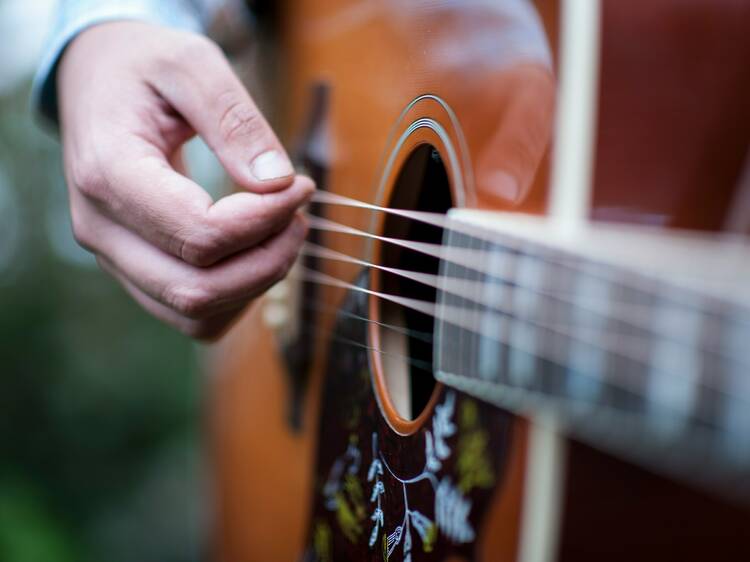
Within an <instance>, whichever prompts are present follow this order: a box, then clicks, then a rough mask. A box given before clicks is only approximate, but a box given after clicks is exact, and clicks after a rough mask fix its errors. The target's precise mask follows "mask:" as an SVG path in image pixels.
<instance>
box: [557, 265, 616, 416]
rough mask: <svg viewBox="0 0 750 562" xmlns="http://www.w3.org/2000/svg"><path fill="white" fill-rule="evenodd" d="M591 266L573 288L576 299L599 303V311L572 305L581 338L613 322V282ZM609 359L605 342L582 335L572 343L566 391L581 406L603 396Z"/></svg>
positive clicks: (573, 321) (574, 324)
mask: <svg viewBox="0 0 750 562" xmlns="http://www.w3.org/2000/svg"><path fill="white" fill-rule="evenodd" d="M590 269H591V268H590V267H586V266H584V268H583V269H582V271H581V275H579V276H578V278H577V279H576V282H575V287H574V290H573V298H574V299H575V300H574V302H590V301H592V300H593V301H595V302H597V303H599V307H598V309H597V311H596V312H594V311H592V310H591V308H590V307H585V306H580V305H579V306H574V307H573V308H572V310H571V318H570V319H571V327H572V328H573V331H574V334H576V335H578V336H580V338H581V339H583V338H584V337H585V334H587V333H589V332H593V333H597V332H598V333H601V334H604V333H606V332H607V328H608V323H609V319H608V317H607V312H608V310H609V301H610V299H611V286H610V283H609V282H607V281H606V280H603V279H601V278H597V277H595V276H593V275H590V274H587V273H588V272H589V271H590ZM608 360H609V355H608V353H607V352H606V350H605V349H604V348H603V347H602V346H596V345H590V344H586V343H583V342H582V341H580V339H579V340H574V341H573V342H572V343H571V349H570V353H569V361H570V368H571V371H572V373H571V376H570V377H569V378H568V380H567V381H566V395H567V396H569V397H570V398H571V399H572V400H573V401H574V403H575V404H576V407H577V408H579V409H582V410H584V411H586V410H589V409H590V408H591V406H592V404H594V403H596V402H597V401H598V400H599V399H600V397H601V395H602V392H603V386H604V384H605V382H606V381H605V376H606V371H607V368H608Z"/></svg>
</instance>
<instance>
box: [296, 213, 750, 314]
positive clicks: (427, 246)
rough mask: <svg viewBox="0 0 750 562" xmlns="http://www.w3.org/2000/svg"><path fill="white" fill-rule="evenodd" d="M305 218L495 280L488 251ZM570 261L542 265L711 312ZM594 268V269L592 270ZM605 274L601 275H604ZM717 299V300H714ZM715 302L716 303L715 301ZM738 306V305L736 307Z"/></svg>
mask: <svg viewBox="0 0 750 562" xmlns="http://www.w3.org/2000/svg"><path fill="white" fill-rule="evenodd" d="M307 217H308V223H309V226H310V228H312V229H315V230H321V231H326V232H332V233H338V234H348V235H352V236H357V237H361V238H367V239H370V240H378V241H380V242H384V243H387V244H393V245H396V246H400V247H402V248H405V249H407V250H411V251H414V252H418V253H421V254H424V255H427V256H430V257H433V258H436V259H439V260H441V261H442V262H447V263H452V264H454V265H458V266H460V267H463V268H465V269H467V270H472V271H475V272H478V273H480V274H483V275H487V276H489V277H494V278H498V273H497V271H496V270H494V269H491V268H486V267H485V266H484V265H483V264H487V263H492V261H491V260H492V258H493V257H496V256H497V252H493V251H491V250H479V249H474V248H455V247H448V246H444V245H442V244H435V243H429V242H417V241H412V240H406V239H402V238H391V237H387V236H380V235H378V234H372V233H370V232H366V231H364V230H360V229H357V228H353V227H350V226H348V225H344V224H341V223H338V222H335V221H332V220H329V219H326V218H322V217H319V216H315V215H307ZM501 245H502V246H506V247H510V246H509V245H508V244H505V243H503V244H501ZM525 257H529V258H536V259H541V257H540V256H539V255H535V254H526V255H525ZM568 260H569V261H564V260H563V259H562V258H561V257H560V256H557V257H550V256H544V261H545V263H546V265H548V266H549V265H554V266H558V267H564V268H567V269H572V270H574V271H577V272H582V273H584V274H585V275H587V276H589V277H591V278H594V279H597V280H600V281H604V282H606V283H610V284H612V285H614V286H619V287H622V288H624V289H632V290H637V291H641V292H644V293H646V294H652V295H655V294H658V295H659V297H660V298H662V299H663V300H664V301H665V302H671V303H676V304H680V305H687V306H689V307H690V308H698V309H699V310H700V311H701V312H702V313H708V314H712V313H713V311H711V310H710V309H708V310H705V309H701V308H700V306H698V305H696V301H697V300H699V298H697V297H696V290H695V289H694V288H689V287H688V288H685V287H681V288H679V289H678V290H670V291H669V292H665V291H664V290H660V289H659V288H658V285H659V284H660V283H663V280H661V279H659V278H655V279H654V278H649V277H648V276H647V275H645V273H644V272H642V271H641V272H638V274H637V275H634V274H633V273H632V272H628V274H629V277H631V279H630V280H629V281H628V282H627V283H626V282H625V281H624V280H623V279H618V278H617V277H613V276H612V274H611V273H610V274H606V273H604V272H603V271H602V268H601V267H600V266H598V264H597V266H593V264H591V265H586V264H583V263H581V262H580V260H576V259H575V258H568ZM595 267H596V268H595ZM610 269H611V270H614V269H615V268H614V267H613V268H610ZM603 273H604V274H603ZM699 283H701V284H702V285H703V289H711V288H712V287H711V285H710V283H705V282H704V281H701V280H699ZM670 289H676V288H675V287H670ZM698 296H699V297H702V296H705V295H701V294H700V290H699V291H698ZM714 298H715V299H716V297H714ZM739 298H742V299H745V297H744V296H741V295H737V294H736V295H734V296H733V299H734V300H738V299H739ZM716 300H718V299H716ZM735 304H737V303H735ZM742 304H743V305H745V306H747V305H748V304H750V302H747V303H746V302H744V301H743V303H742Z"/></svg>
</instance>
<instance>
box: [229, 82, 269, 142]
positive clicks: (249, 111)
mask: <svg viewBox="0 0 750 562" xmlns="http://www.w3.org/2000/svg"><path fill="white" fill-rule="evenodd" d="M224 98H225V104H226V105H225V108H224V111H223V112H222V115H221V119H220V121H219V134H220V135H221V139H222V140H223V141H224V142H227V143H230V142H232V141H234V140H237V139H240V138H247V137H250V136H255V135H256V134H257V133H259V131H260V130H261V129H262V120H261V118H260V115H259V114H258V112H257V111H256V110H255V108H253V107H252V106H251V105H250V104H249V103H247V101H245V100H238V99H236V98H235V97H234V95H233V94H226V95H225V96H224Z"/></svg>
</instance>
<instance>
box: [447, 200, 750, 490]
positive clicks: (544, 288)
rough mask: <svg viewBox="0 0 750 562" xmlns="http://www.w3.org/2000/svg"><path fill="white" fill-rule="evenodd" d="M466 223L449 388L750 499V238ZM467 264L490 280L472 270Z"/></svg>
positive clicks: (454, 254)
mask: <svg viewBox="0 0 750 562" xmlns="http://www.w3.org/2000/svg"><path fill="white" fill-rule="evenodd" d="M450 219H451V221H452V222H453V224H455V228H449V229H447V230H446V234H445V240H444V253H443V256H442V261H441V270H440V290H439V294H438V303H439V304H438V313H437V317H438V322H437V323H436V339H437V341H438V345H436V346H435V350H436V351H435V353H436V357H435V365H436V370H437V376H438V378H439V379H440V380H442V381H443V382H445V383H446V384H449V385H452V386H455V387H457V388H460V389H462V390H464V391H466V392H469V393H471V394H474V395H475V396H477V397H479V398H481V399H484V400H488V401H490V402H492V403H495V404H497V405H500V406H502V407H505V408H508V409H511V410H513V411H516V412H518V413H522V414H525V415H533V416H535V417H538V416H553V417H554V418H555V420H556V421H557V422H558V423H560V424H561V425H562V426H563V427H565V428H567V429H568V430H569V431H570V432H571V433H572V434H574V435H576V436H577V437H579V438H580V439H582V440H585V441H588V442H590V443H592V444H594V445H596V446H599V447H602V448H606V449H608V450H611V451H614V452H618V453H620V454H623V455H625V456H627V457H628V458H629V459H631V460H634V461H638V462H647V463H651V464H654V463H656V464H658V465H660V467H664V468H667V469H670V468H674V470H677V471H680V472H681V473H683V474H682V475H684V476H688V477H690V478H700V479H705V480H707V481H710V482H714V483H715V482H721V483H722V484H723V485H726V484H730V485H731V489H732V493H733V494H736V493H737V492H738V490H743V491H742V492H741V494H744V496H745V497H746V498H747V499H750V487H748V486H747V485H746V484H745V485H744V486H745V487H744V489H743V488H742V486H740V483H742V482H747V479H746V476H747V475H748V474H750V440H748V439H747V435H748V434H750V376H748V373H749V372H750V348H749V347H748V344H747V342H750V313H749V308H748V303H749V302H750V299H748V296H749V295H748V287H746V286H743V285H742V284H741V283H739V281H738V280H741V279H747V278H748V277H747V274H748V272H747V269H748V267H749V264H750V259H748V258H750V251H749V250H748V245H747V243H746V240H745V239H743V238H737V237H735V238H726V237H706V236H701V235H696V234H687V233H675V232H672V233H670V232H667V231H665V230H662V229H643V228H638V229H635V228H632V227H620V226H607V225H586V226H583V225H581V226H576V227H573V228H571V227H570V226H567V225H566V224H564V223H561V222H560V221H555V220H550V219H545V218H543V217H530V216H529V217H524V216H519V215H517V214H515V215H502V214H497V213H481V212H477V211H466V210H456V211H452V212H451V215H450ZM467 252H471V255H472V257H473V258H476V257H477V256H481V259H480V260H479V261H478V262H477V263H480V264H481V265H478V266H476V267H473V268H470V267H466V264H465V260H462V259H461V256H463V255H466V253H467ZM665 450H668V451H669V454H667V455H665V454H654V453H655V452H663V451H665ZM691 460H692V461H693V462H690V461H691ZM696 463H700V467H701V470H700V471H696V470H693V468H694V467H695V466H696Z"/></svg>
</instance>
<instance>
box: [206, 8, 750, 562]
mask: <svg viewBox="0 0 750 562" xmlns="http://www.w3.org/2000/svg"><path fill="white" fill-rule="evenodd" d="M498 3H499V4H502V2H499V1H498ZM685 3H686V2H683V1H682V0H680V1H676V2H675V1H672V2H670V1H667V0H659V1H658V2H643V3H638V5H637V6H636V7H634V8H633V10H632V11H628V9H629V8H627V9H626V8H625V7H624V6H625V5H630V4H631V3H623V2H619V0H609V1H605V2H604V6H603V22H602V37H603V41H602V45H603V52H602V62H603V65H604V66H603V71H602V74H601V84H600V100H601V102H600V111H599V113H598V129H597V134H596V138H597V153H596V157H595V162H596V164H595V173H594V182H595V184H594V208H593V213H594V216H595V217H602V218H607V219H615V220H626V221H630V222H644V221H646V222H648V221H649V220H656V219H654V217H660V218H658V220H660V221H662V222H663V223H665V224H667V225H679V226H695V227H699V228H712V229H717V228H720V226H721V221H722V217H723V216H724V215H725V214H726V211H727V208H728V206H729V205H730V201H731V198H732V193H733V189H734V188H735V186H736V184H737V181H738V179H739V177H740V175H741V170H742V165H743V159H744V158H745V152H743V151H744V150H746V148H747V144H746V143H747V134H746V132H747V130H748V128H749V127H750V113H749V112H748V109H749V108H750V104H747V103H746V100H748V99H750V89H749V88H748V86H749V84H750V81H748V73H747V72H744V73H743V72H742V71H741V69H740V67H741V64H740V62H739V59H741V57H743V56H744V57H748V55H750V53H748V49H747V44H746V43H745V44H742V37H744V35H743V33H744V31H743V33H740V31H741V30H746V29H748V27H747V15H748V11H747V9H745V7H744V5H743V2H734V3H732V2H726V3H724V5H723V6H722V7H721V8H719V9H717V8H716V7H715V6H714V7H713V8H712V4H713V2H712V1H711V0H706V1H703V2H699V1H691V2H687V4H690V7H689V9H685V8H684V6H683V7H680V6H679V5H680V4H685ZM475 4H476V6H475V7H473V8H467V7H465V6H464V7H461V6H458V3H455V2H440V1H436V2H423V1H419V2H416V1H415V2H367V1H355V0H326V1H323V0H317V1H315V0H298V1H296V2H291V1H290V2H286V3H284V6H283V8H280V10H279V11H280V13H281V21H280V38H281V47H282V50H281V53H282V56H281V57H280V60H281V63H280V64H281V65H282V66H283V74H284V77H285V80H283V81H282V82H281V83H282V84H283V87H282V88H281V91H282V92H283V95H282V97H281V100H283V103H282V104H281V108H282V111H281V113H282V114H283V126H282V130H284V131H285V139H286V141H287V143H288V146H294V145H295V144H299V142H300V136H301V135H303V133H304V128H305V123H307V122H308V121H309V119H310V115H309V112H310V105H311V94H310V92H311V88H312V87H313V86H314V85H316V84H326V85H327V87H328V90H329V104H328V110H327V112H326V115H325V116H324V119H325V127H324V133H325V134H323V135H322V138H321V139H318V140H319V145H318V148H319V149H320V151H321V153H322V154H323V156H324V159H325V162H324V163H325V165H326V167H327V178H326V183H327V185H326V189H328V190H329V191H331V192H334V193H340V194H345V195H347V196H350V197H353V198H356V199H360V200H364V201H371V202H375V203H378V204H383V205H385V204H387V202H388V196H389V189H390V187H392V183H391V180H388V179H386V181H385V184H384V186H385V187H384V189H383V190H379V185H380V182H381V180H382V179H383V174H384V161H385V159H386V158H387V156H388V153H389V150H390V148H389V147H390V146H392V144H393V139H392V137H391V135H393V133H394V129H395V130H398V126H397V125H396V124H397V122H398V120H399V116H400V115H401V114H402V112H403V111H404V109H405V108H406V107H407V105H408V104H409V103H410V102H412V100H414V99H415V98H417V97H418V96H420V95H423V94H435V95H437V96H439V97H440V98H441V99H442V100H444V101H445V102H446V104H447V105H448V106H449V107H450V108H451V109H452V111H453V112H455V115H456V118H457V122H458V123H459V124H460V131H461V132H462V135H463V137H464V139H465V146H464V147H463V148H462V152H461V158H462V171H461V174H462V176H463V178H464V180H465V184H466V185H467V189H466V192H465V193H464V199H465V204H467V205H469V206H477V207H482V208H488V209H496V210H518V211H523V212H533V213H542V212H544V209H545V205H546V200H547V187H548V182H549V160H550V150H551V147H550V139H551V136H552V131H553V123H554V101H555V88H556V76H555V65H556V62H555V61H556V59H557V47H558V41H559V37H558V35H559V20H560V14H559V7H558V5H557V3H556V2H552V1H547V0H543V1H539V2H537V3H535V8H536V10H537V12H538V13H537V18H538V23H539V24H540V27H536V28H534V26H533V23H532V24H529V23H528V22H524V21H521V22H520V23H519V22H518V21H513V17H515V16H514V15H513V12H512V10H511V12H507V11H506V12H503V11H502V10H501V11H497V10H493V9H492V7H491V6H492V4H493V3H492V2H486V3H475ZM510 4H518V3H517V2H511V3H510ZM483 5H485V6H486V7H481V6H483ZM509 13H510V16H509V15H508V14H509ZM516 15H517V14H516ZM519 17H521V18H522V17H523V14H521V16H519ZM508 18H510V20H511V21H510V23H509V20H508ZM742 18H744V20H743V19H742ZM738 21H741V22H742V24H740V23H738ZM529 25H531V28H529ZM742 25H744V27H743V26H742ZM524 26H525V27H524ZM534 31H538V32H540V35H539V36H536V35H534V33H533V32H534ZM513 33H515V34H516V37H515V39H514V38H513ZM524 34H526V35H527V36H528V37H526V38H525V39H524V37H523V36H524ZM519 37H520V39H519ZM529 37H530V38H529ZM540 37H541V38H542V39H543V40H544V41H546V43H547V44H546V46H545V45H539V44H536V45H535V46H532V47H529V49H530V51H529V52H530V53H531V55H529V54H528V53H526V55H524V51H523V48H524V47H523V45H522V44H520V43H519V44H517V45H513V44H512V41H514V40H515V41H521V43H523V41H524V40H528V41H532V42H533V41H536V42H537V43H538V39H539V38H540ZM509 41H510V43H509ZM745 41H746V40H745ZM696 43H697V44H700V45H706V48H704V49H699V48H697V47H694V45H695V44H696ZM514 49H515V50H514ZM544 49H547V51H548V54H549V60H550V63H551V66H545V65H544V64H541V63H539V57H540V56H541V55H540V54H539V53H541V52H543V51H544ZM743 49H744V50H743ZM682 50H684V51H685V52H684V57H683V56H682V54H683V53H682ZM508 53H511V54H508ZM717 60H724V61H725V62H726V64H725V65H724V66H721V65H717V63H716V61H717ZM744 60H745V61H746V60H750V58H744ZM744 64H745V66H747V64H746V63H744ZM418 112H423V115H422V116H423V117H432V118H434V119H436V120H437V121H439V122H442V123H445V121H446V119H447V117H446V113H445V112H444V111H443V110H441V109H440V108H439V107H438V106H437V105H436V104H430V103H427V104H425V105H423V106H421V107H419V108H418ZM732 123H735V125H736V127H734V128H733V125H732ZM733 131H734V132H733ZM448 135H449V136H450V137H452V138H451V141H452V142H453V143H454V144H455V145H457V146H458V145H460V144H461V142H462V141H461V139H459V138H457V136H458V135H457V133H456V131H454V130H449V132H448ZM743 135H744V140H743ZM427 140H431V141H434V139H427ZM743 143H745V144H744V145H743ZM712 146H713V147H714V148H715V149H712ZM743 147H744V148H743ZM449 166H450V164H449ZM327 212H328V213H329V214H328V216H329V217H330V218H331V219H333V220H336V221H339V222H342V223H345V224H348V225H351V226H354V227H357V228H362V229H364V230H368V229H369V228H370V227H371V224H370V222H369V221H370V215H369V214H367V213H365V212H362V211H358V210H355V209H348V208H329V209H327ZM325 241H326V243H327V244H328V245H329V246H330V247H332V248H333V249H336V250H339V251H342V252H346V253H348V254H351V255H357V256H362V257H363V258H366V257H367V256H368V248H367V247H366V244H365V243H364V242H363V241H361V240H357V239H353V238H342V237H338V238H336V237H327V238H326V239H325ZM325 267H326V271H327V272H328V273H330V274H331V275H334V276H336V277H339V278H342V279H352V277H353V275H354V274H355V272H356V270H355V269H354V268H353V267H351V266H347V265H346V264H337V263H326V264H325ZM341 295H342V293H341V291H336V290H328V289H326V290H325V296H326V299H327V300H329V301H330V302H336V301H337V299H340V298H341ZM262 306H263V305H262V302H258V303H256V304H255V305H253V306H252V307H251V309H250V310H249V311H248V313H247V314H246V315H245V317H244V318H243V319H242V320H241V322H240V323H239V324H238V325H237V326H236V327H235V328H234V329H233V330H232V332H231V333H230V334H229V335H228V336H227V337H226V338H225V340H224V341H222V343H221V344H220V345H219V346H218V347H217V349H216V353H215V354H214V356H215V357H214V361H213V371H214V376H213V377H212V378H211V402H210V412H209V414H210V430H211V440H212V444H211V446H212V456H213V459H214V461H215V462H214V468H215V477H216V478H215V482H216V488H215V491H216V500H217V504H216V505H217V513H216V514H217V518H218V519H217V520H218V527H217V547H218V549H219V558H220V559H221V560H223V561H226V562H229V561H232V562H245V561H254V560H263V561H271V560H273V561H284V560H290V561H291V560H296V559H298V557H299V555H300V553H301V552H302V548H303V544H304V542H305V540H306V538H307V533H308V531H309V528H308V527H309V521H308V515H309V509H310V504H311V493H312V489H313V483H312V471H313V466H314V462H315V451H316V446H317V434H318V424H317V420H318V416H319V394H320V388H321V384H322V378H323V377H324V365H325V361H326V357H325V348H323V347H322V346H321V347H319V349H318V353H317V354H316V357H315V361H314V365H313V369H312V371H311V377H310V380H309V383H308V386H307V391H306V393H305V398H304V403H303V408H302V413H303V418H302V427H301V429H300V430H297V431H295V430H293V429H292V428H291V427H290V425H289V422H288V416H287V411H288V402H289V379H288V376H287V373H286V372H285V369H286V367H285V364H284V362H283V361H282V359H281V356H280V353H279V351H278V346H277V341H276V339H275V336H274V334H273V332H272V331H270V330H269V329H268V328H267V327H266V326H265V324H264V323H263V322H262V319H261V316H262V314H261V313H262V310H261V308H262ZM326 329H327V327H326V325H321V326H319V330H320V332H321V333H325V331H326ZM385 407H386V409H387V405H386V406H385ZM390 414H391V415H394V414H393V412H390ZM516 426H517V427H516V430H515V436H514V441H513V442H514V446H513V448H512V451H511V453H510V461H509V467H510V469H509V470H508V471H507V472H506V474H505V477H504V481H503V483H502V485H501V486H499V487H498V489H497V491H496V501H495V505H494V508H493V510H492V513H491V515H490V517H489V518H488V519H487V520H486V525H485V527H484V528H483V529H481V530H480V536H479V539H478V549H477V554H478V556H480V557H481V559H483V560H514V559H515V556H516V550H517V547H518V536H519V528H520V522H519V512H520V506H521V500H522V495H523V483H524V463H525V450H526V440H525V432H526V424H525V422H524V421H523V420H520V419H519V420H518V422H517V424H516ZM581 451H582V452H579V453H577V452H576V448H575V446H574V447H573V449H572V453H571V457H572V458H571V463H572V464H571V466H572V467H574V468H575V466H576V462H577V459H576V455H578V457H579V458H583V457H586V458H587V460H586V462H587V463H588V464H587V466H592V465H593V464H595V462H596V461H595V460H591V458H588V457H587V455H588V450H586V449H582V450H581ZM589 456H590V455H589ZM601 462H602V464H603V466H604V465H607V463H609V462H610V461H609V460H606V461H601ZM623 474H626V476H623V478H628V479H632V480H633V481H634V482H637V480H638V479H639V478H641V476H639V475H633V474H629V473H628V471H627V470H624V471H623ZM569 478H575V475H572V476H570V477H569ZM569 484H571V485H572V484H573V481H572V480H571V482H570V483H569ZM602 490H603V491H605V492H606V488H602ZM570 501H571V499H570V498H569V499H568V503H570ZM645 505H647V504H646V503H643V502H641V503H638V502H635V503H634V504H633V506H631V507H632V508H633V509H636V508H642V507H644V506H645ZM727 509H728V510H729V511H728V514H727V515H726V518H729V519H731V517H732V516H733V515H735V512H734V511H732V510H731V509H730V508H727ZM573 519H575V517H574V518H573ZM570 531H571V533H572V534H573V535H575V533H576V532H577V531H576V529H575V528H574V529H571V530H570ZM575 548H577V547H576V545H573V546H571V547H570V549H569V552H574V551H575ZM569 559H571V560H574V559H576V558H575V556H573V557H570V558H569ZM584 559H586V557H585V556H583V555H582V557H579V558H578V560H584Z"/></svg>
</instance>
